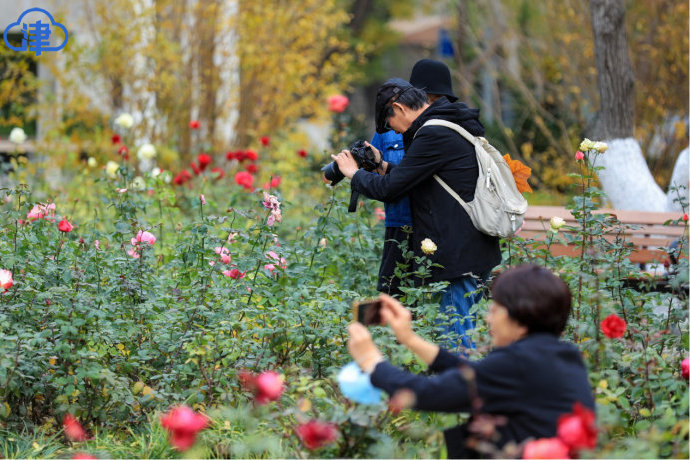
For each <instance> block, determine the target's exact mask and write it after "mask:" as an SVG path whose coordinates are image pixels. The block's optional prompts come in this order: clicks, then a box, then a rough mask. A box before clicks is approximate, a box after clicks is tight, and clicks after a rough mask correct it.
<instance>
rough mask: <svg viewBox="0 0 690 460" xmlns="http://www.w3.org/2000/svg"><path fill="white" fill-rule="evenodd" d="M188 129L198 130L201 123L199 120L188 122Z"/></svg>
mask: <svg viewBox="0 0 690 460" xmlns="http://www.w3.org/2000/svg"><path fill="white" fill-rule="evenodd" d="M189 127H190V128H192V129H199V128H200V127H201V122H200V121H199V120H192V121H190V122H189Z"/></svg>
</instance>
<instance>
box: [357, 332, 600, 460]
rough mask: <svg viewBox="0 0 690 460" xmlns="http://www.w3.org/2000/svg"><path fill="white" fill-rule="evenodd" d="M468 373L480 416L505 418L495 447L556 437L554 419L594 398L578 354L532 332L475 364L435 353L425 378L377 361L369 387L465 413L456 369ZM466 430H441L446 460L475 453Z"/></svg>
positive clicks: (426, 406)
mask: <svg viewBox="0 0 690 460" xmlns="http://www.w3.org/2000/svg"><path fill="white" fill-rule="evenodd" d="M463 365H467V366H469V367H471V368H472V369H474V372H475V382H476V388H477V392H478V395H479V398H480V399H481V401H482V406H481V412H482V413H485V414H492V415H502V416H505V417H507V423H505V424H504V425H502V426H499V427H498V434H499V437H498V439H497V440H496V441H495V442H496V445H497V446H503V445H504V444H505V443H507V442H509V441H515V442H521V441H524V440H525V439H527V438H529V437H533V438H550V437H553V436H555V435H556V427H557V423H558V417H559V416H560V415H561V414H565V413H568V412H572V410H573V404H574V403H575V402H576V401H579V402H580V403H581V404H582V405H584V406H585V407H588V408H590V409H592V410H593V409H594V397H593V395H592V390H591V387H590V384H589V380H588V378H587V371H586V369H585V366H584V363H583V362H582V356H581V355H580V352H579V350H578V349H577V348H576V347H575V346H574V345H572V344H570V343H567V342H561V341H559V340H558V337H556V336H555V335H552V334H546V333H535V334H530V335H528V336H527V337H525V338H524V339H521V340H518V341H517V342H513V343H512V344H510V345H508V346H506V347H501V348H496V349H494V350H493V351H492V352H491V353H489V354H488V355H487V356H486V357H485V358H484V359H482V360H480V361H467V360H465V359H463V358H460V357H458V356H456V355H453V354H451V353H449V352H447V351H445V350H440V352H439V354H438V356H437V357H436V359H435V360H434V362H433V363H432V364H431V366H429V371H430V372H433V373H439V375H436V376H433V377H429V376H421V375H415V374H411V373H409V372H406V371H403V370H401V369H398V368H397V367H395V366H393V365H392V364H391V363H389V362H382V363H379V364H378V365H377V366H376V368H375V369H374V372H373V373H372V374H371V383H372V384H373V385H374V386H376V387H378V388H381V389H383V390H385V391H386V392H387V393H388V394H390V395H393V394H395V392H396V391H398V390H400V389H402V388H407V389H410V390H412V391H413V392H414V393H415V395H416V402H415V406H414V408H415V409H419V410H428V411H436V412H469V411H470V410H471V403H472V399H471V397H470V392H469V391H468V384H467V380H465V378H464V377H463V374H461V371H460V370H459V369H460V367H461V366H463ZM467 435H468V432H467V426H466V425H461V426H458V427H455V428H451V429H450V430H446V432H445V438H446V444H447V446H448V457H449V458H467V457H469V458H471V457H474V456H476V455H477V453H476V452H472V450H471V449H469V448H468V447H467V446H466V445H465V441H466V439H467Z"/></svg>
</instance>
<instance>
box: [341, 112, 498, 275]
mask: <svg viewBox="0 0 690 460" xmlns="http://www.w3.org/2000/svg"><path fill="white" fill-rule="evenodd" d="M478 116H479V110H477V109H469V108H467V106H466V105H465V104H463V103H451V102H448V100H447V99H446V98H441V99H439V100H437V101H436V102H434V103H433V104H432V105H430V106H429V107H428V108H427V109H426V110H425V111H424V112H423V113H422V114H420V116H419V117H417V119H416V120H415V121H414V122H413V123H412V126H410V128H409V129H408V130H407V131H406V132H405V133H404V135H403V139H404V142H405V156H404V157H403V159H402V161H401V162H400V164H399V165H397V166H396V165H392V164H389V165H388V170H387V172H386V174H385V175H384V176H380V175H378V174H376V173H371V172H367V171H364V170H362V169H360V170H359V171H357V172H356V173H355V175H354V176H353V177H352V182H351V185H352V189H353V190H356V191H358V192H360V193H362V194H363V195H366V196H368V197H370V198H373V199H376V200H380V201H384V202H393V201H396V200H398V199H400V198H401V197H403V196H405V195H409V197H410V208H411V211H412V225H413V234H412V248H413V249H414V252H415V255H418V256H422V255H424V254H423V253H422V251H421V242H422V240H424V239H425V238H430V239H431V240H432V241H433V242H434V243H435V244H436V246H437V247H438V250H437V251H436V253H435V254H433V255H431V256H426V257H428V258H429V259H431V261H432V262H434V263H438V264H440V265H442V266H443V268H440V269H434V270H433V272H432V281H452V280H455V279H457V278H459V277H461V276H463V275H465V274H468V273H474V274H475V275H480V276H481V275H485V274H488V273H489V272H490V271H491V269H492V268H493V267H495V266H496V265H498V264H499V263H500V261H501V252H500V249H499V245H498V241H499V240H498V238H496V237H492V236H488V235H486V234H484V233H481V232H480V231H478V230H477V229H476V228H475V227H474V225H473V224H472V221H471V220H470V217H469V216H468V215H467V212H465V210H464V209H463V208H462V206H461V205H460V204H459V203H458V202H457V201H455V199H454V198H453V197H452V196H451V195H450V194H449V193H448V192H447V191H446V190H445V189H443V187H442V186H441V185H440V184H439V183H438V182H436V180H435V179H434V178H433V175H434V174H438V175H439V176H440V177H441V179H443V180H444V181H445V182H446V183H447V184H448V185H449V186H450V187H451V188H452V189H453V190H455V191H456V192H457V193H458V194H459V195H460V197H461V198H462V199H463V200H465V201H471V200H472V199H473V198H474V190H475V187H476V185H477V177H478V176H479V170H478V166H477V157H476V153H475V151H474V146H473V145H472V144H471V143H470V142H468V141H467V140H465V139H464V138H463V137H462V136H460V135H459V134H458V133H457V132H455V131H453V130H451V129H448V128H446V127H444V126H427V127H424V128H423V129H421V130H420V127H421V126H422V125H423V124H424V122H425V121H427V120H429V119H432V118H440V119H442V120H448V121H452V122H454V123H457V124H459V125H460V126H462V127H463V128H465V129H466V130H468V131H469V132H470V133H472V134H474V135H475V136H481V135H483V133H484V128H483V127H482V125H481V123H480V122H479V119H478ZM418 130H419V132H417V131H418ZM415 133H416V134H417V136H416V137H414V134H415Z"/></svg>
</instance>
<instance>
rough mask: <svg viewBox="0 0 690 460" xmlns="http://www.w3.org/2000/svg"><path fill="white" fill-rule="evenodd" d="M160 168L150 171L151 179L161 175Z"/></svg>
mask: <svg viewBox="0 0 690 460" xmlns="http://www.w3.org/2000/svg"><path fill="white" fill-rule="evenodd" d="M161 172H162V171H161V168H158V167H155V168H153V169H152V170H151V177H158V176H160V175H161Z"/></svg>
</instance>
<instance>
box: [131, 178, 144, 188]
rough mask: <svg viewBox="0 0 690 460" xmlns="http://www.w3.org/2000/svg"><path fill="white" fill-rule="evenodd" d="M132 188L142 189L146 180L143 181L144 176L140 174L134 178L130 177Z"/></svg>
mask: <svg viewBox="0 0 690 460" xmlns="http://www.w3.org/2000/svg"><path fill="white" fill-rule="evenodd" d="M132 188H133V189H134V190H144V189H145V188H146V182H145V181H144V178H143V177H141V176H137V177H135V178H134V179H132Z"/></svg>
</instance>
